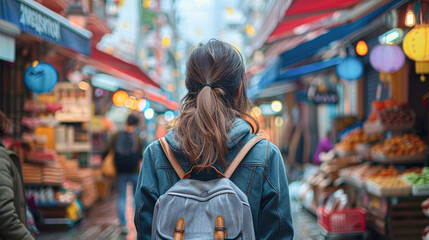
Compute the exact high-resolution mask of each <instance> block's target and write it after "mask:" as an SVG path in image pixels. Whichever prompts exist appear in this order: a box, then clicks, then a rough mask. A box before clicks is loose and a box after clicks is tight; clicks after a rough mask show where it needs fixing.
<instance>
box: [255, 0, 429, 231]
mask: <svg viewBox="0 0 429 240" xmlns="http://www.w3.org/2000/svg"><path fill="white" fill-rule="evenodd" d="M299 2H300V1H294V2H292V4H291V5H290V7H289V9H288V10H286V11H285V17H284V20H283V22H280V23H279V24H278V25H277V27H276V28H273V29H275V30H273V31H272V33H271V35H270V36H268V37H267V36H259V38H263V37H266V40H265V39H264V40H265V44H264V46H263V47H262V48H261V49H262V51H265V52H266V53H267V54H266V55H265V57H266V59H265V62H263V61H262V63H261V61H259V64H261V65H262V68H263V69H265V70H264V71H266V72H269V73H266V74H265V75H264V76H265V77H264V78H262V79H259V78H258V77H254V79H252V80H253V84H252V80H251V86H250V88H249V95H251V96H254V97H255V98H256V99H257V100H256V101H258V100H259V94H261V93H264V91H265V89H269V88H270V87H271V86H274V85H276V86H277V87H279V86H281V85H280V84H290V83H291V82H295V83H297V86H299V87H298V88H297V89H296V90H295V91H294V94H295V101H296V104H297V105H298V106H300V107H298V108H297V109H299V114H298V116H299V119H298V121H297V123H296V125H295V127H292V128H293V129H295V130H294V131H293V132H294V134H293V135H294V136H297V137H292V141H290V142H289V141H287V140H286V141H284V140H285V139H283V142H282V141H280V145H279V148H280V149H283V148H288V149H289V151H288V152H287V153H286V154H285V156H286V159H285V163H286V164H287V166H286V168H287V169H288V170H289V171H290V172H292V174H291V173H289V172H288V177H289V179H290V182H292V183H291V185H290V189H291V196H292V199H293V201H296V203H297V204H300V205H302V206H303V208H304V209H306V211H308V212H310V213H311V214H312V215H314V216H315V218H316V219H317V222H318V225H319V228H320V230H321V232H320V234H321V235H323V236H325V237H326V238H328V239H330V238H333V239H346V238H347V239H352V238H353V239H354V238H355V237H357V238H360V239H362V238H369V239H421V238H422V235H423V231H424V230H425V227H426V226H427V225H429V221H428V219H427V217H426V216H425V215H424V212H423V211H422V203H423V201H424V200H425V199H426V198H427V197H429V192H427V188H428V186H429V185H428V182H427V180H426V179H427V178H426V176H427V173H428V169H427V167H426V166H427V164H428V158H429V155H428V154H429V152H428V138H427V137H428V134H427V133H428V131H427V129H428V116H429V114H428V110H427V107H426V105H427V101H426V99H427V91H428V90H429V89H428V87H427V83H426V82H425V81H426V76H425V74H427V71H426V70H425V69H426V67H425V66H426V65H425V64H426V63H427V62H425V61H427V59H424V57H423V56H422V55H421V54H420V53H422V52H424V49H426V48H427V46H428V44H427V42H423V41H424V40H423V39H425V37H424V36H423V35H425V34H426V33H423V32H424V31H425V29H426V25H425V23H426V22H427V20H425V19H426V17H427V14H426V12H427V8H428V6H427V3H426V2H425V1H421V2H420V1H416V2H409V1H386V2H383V3H381V2H379V3H378V4H375V5H370V4H369V3H368V5H365V6H363V5H360V3H359V2H358V1H356V2H352V1H347V3H346V2H343V3H342V4H345V5H347V4H350V5H348V6H344V9H349V11H347V10H346V11H345V12H347V13H348V14H349V15H347V16H346V17H345V18H347V17H349V18H351V19H353V20H351V21H350V22H348V23H344V22H342V23H341V22H338V21H336V20H335V18H334V19H330V15H329V11H328V10H327V11H326V13H325V12H324V13H323V14H325V15H317V14H313V15H311V18H310V17H309V16H308V15H303V16H301V15H299V14H298V15H297V17H296V16H295V14H296V12H297V11H298V12H299V11H301V10H302V11H310V12H311V7H310V6H307V7H304V6H301V5H299ZM332 2H334V1H321V2H320V5H324V7H327V8H328V9H329V4H330V3H332ZM288 12H289V14H290V15H288ZM317 13H319V12H317ZM335 14H339V15H340V14H341V11H340V12H336V13H335ZM414 14H416V15H417V16H420V18H421V19H420V20H418V18H417V21H416V18H415V16H414ZM381 16H383V17H381ZM318 17H321V18H323V20H320V19H318ZM413 17H414V18H413ZM413 19H414V20H413ZM298 20H300V21H302V22H300V21H298ZM416 23H419V24H417V25H416ZM267 24H268V23H267ZM294 24H296V25H294ZM268 25H270V24H268ZM274 25H275V24H274ZM270 26H271V25H270ZM301 28H303V29H304V28H305V29H306V30H307V31H308V32H306V33H305V32H302V33H301V34H299V33H298V30H299V29H301ZM322 29H323V30H324V31H318V30H322ZM303 35H304V36H305V35H307V36H309V38H308V39H306V38H305V37H304V38H303ZM310 35H311V37H310ZM426 35H427V34H426ZM418 36H420V37H418ZM258 40H259V41H255V44H257V43H258V44H261V41H264V40H261V39H258ZM411 49H414V50H411ZM417 49H420V50H417ZM271 59H276V60H275V61H273V60H271ZM255 68H256V67H255ZM255 76H257V75H255ZM262 95H263V94H262ZM276 97H280V96H276ZM259 101H261V100H259ZM292 108H293V107H292ZM286 111H291V109H287V110H285V112H284V113H285V114H286ZM300 125H301V127H300ZM300 129H307V131H309V133H308V135H310V136H311V137H309V139H311V140H310V141H307V142H306V141H305V140H304V141H303V140H299V139H305V136H302V131H301V130H300ZM307 138H308V137H307ZM294 139H295V141H294ZM297 139H298V140H297ZM314 139H315V140H314ZM325 139H328V140H329V141H328V142H330V144H332V146H331V147H327V145H330V144H327V143H326V141H325ZM319 140H320V141H319ZM318 141H319V143H318ZM323 141H325V142H323ZM322 142H323V143H324V144H321V143H322ZM284 143H289V145H288V146H287V147H286V146H283V145H282V144H284ZM296 143H298V144H296ZM302 144H304V145H302ZM302 146H304V147H302ZM316 147H317V152H316ZM331 148H332V149H331ZM319 150H321V151H319ZM306 151H309V152H310V153H309V154H308V155H307V154H306ZM297 153H298V156H299V157H300V158H301V159H300V161H301V163H311V164H304V165H301V166H299V168H300V169H302V174H301V176H299V174H294V169H295V168H296V167H297V166H296V165H295V164H294V163H295V162H296V161H295V160H296V156H297ZM315 153H317V157H314V156H315ZM310 156H311V157H310ZM300 171H301V170H300ZM423 205H424V206H425V207H427V205H425V204H423ZM297 217H298V218H299V216H297ZM298 221H299V220H298ZM296 227H297V228H303V229H305V226H298V225H297V226H296ZM298 232H299V233H300V234H301V233H303V232H304V233H305V230H303V231H301V230H300V231H298ZM310 235H311V234H310ZM424 235H427V231H426V230H425V233H424Z"/></svg>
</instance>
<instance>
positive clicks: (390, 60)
mask: <svg viewBox="0 0 429 240" xmlns="http://www.w3.org/2000/svg"><path fill="white" fill-rule="evenodd" d="M369 62H370V63H371V66H372V67H373V68H374V69H375V70H377V71H379V72H383V73H393V72H396V71H398V70H399V69H401V68H402V66H404V64H405V55H404V52H403V51H402V49H401V48H400V47H399V46H396V45H376V46H375V47H374V48H373V49H372V50H371V53H370V54H369Z"/></svg>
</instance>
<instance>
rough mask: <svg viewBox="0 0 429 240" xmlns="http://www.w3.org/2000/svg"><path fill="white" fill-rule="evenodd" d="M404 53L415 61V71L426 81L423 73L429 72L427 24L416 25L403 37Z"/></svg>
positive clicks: (428, 32) (428, 33)
mask: <svg viewBox="0 0 429 240" xmlns="http://www.w3.org/2000/svg"><path fill="white" fill-rule="evenodd" d="M403 48H404V53H405V54H406V55H407V56H408V57H409V58H411V59H412V60H414V61H416V73H417V74H422V75H421V77H420V80H421V81H422V82H424V81H426V78H425V76H424V75H423V74H428V73H429V25H427V24H424V25H417V26H416V27H415V28H414V29H412V30H411V31H410V32H409V33H408V34H407V35H406V36H405V38H404V43H403Z"/></svg>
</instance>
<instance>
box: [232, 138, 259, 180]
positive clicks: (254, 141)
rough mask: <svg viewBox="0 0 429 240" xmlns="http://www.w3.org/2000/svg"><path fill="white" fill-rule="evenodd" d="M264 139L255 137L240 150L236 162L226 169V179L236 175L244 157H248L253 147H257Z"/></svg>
mask: <svg viewBox="0 0 429 240" xmlns="http://www.w3.org/2000/svg"><path fill="white" fill-rule="evenodd" d="M262 139H264V138H263V137H260V136H255V137H253V138H252V139H250V140H249V141H248V142H247V143H246V145H244V147H243V148H242V149H241V150H240V152H239V153H238V154H237V156H236V157H235V158H234V160H233V161H232V162H231V164H230V165H229V166H228V168H227V169H226V171H225V173H224V175H225V177H226V178H228V179H229V178H230V177H231V176H232V174H233V173H234V171H235V169H236V168H237V167H238V165H240V163H241V161H243V159H244V157H245V156H246V155H247V153H248V152H249V151H250V149H252V147H253V146H255V145H256V144H257V143H258V142H259V141H261V140H262Z"/></svg>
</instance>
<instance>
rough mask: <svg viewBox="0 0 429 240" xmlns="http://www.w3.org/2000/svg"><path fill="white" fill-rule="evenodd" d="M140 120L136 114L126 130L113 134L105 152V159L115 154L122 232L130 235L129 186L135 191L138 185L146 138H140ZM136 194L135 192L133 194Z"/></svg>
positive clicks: (128, 122) (130, 117) (127, 124)
mask: <svg viewBox="0 0 429 240" xmlns="http://www.w3.org/2000/svg"><path fill="white" fill-rule="evenodd" d="M139 122H140V119H139V118H138V116H136V115H134V114H130V115H129V116H128V118H127V121H126V124H125V128H124V129H123V130H121V131H119V132H117V133H115V134H113V135H112V136H111V137H110V138H109V140H108V141H107V144H106V146H105V150H104V151H103V159H104V158H105V157H106V156H107V154H108V153H109V151H110V150H112V149H113V150H114V152H115V167H116V172H117V177H116V187H117V189H118V195H119V196H118V197H119V198H118V204H117V208H118V216H119V220H120V224H121V226H122V232H123V233H124V234H127V233H128V227H127V221H126V217H125V210H126V202H127V201H126V199H127V184H128V183H131V184H132V188H133V191H134V190H135V188H136V185H137V177H138V172H139V170H140V164H141V160H142V155H143V149H144V146H145V140H144V138H141V137H140V133H139V131H138V125H139ZM133 193H134V192H133Z"/></svg>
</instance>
